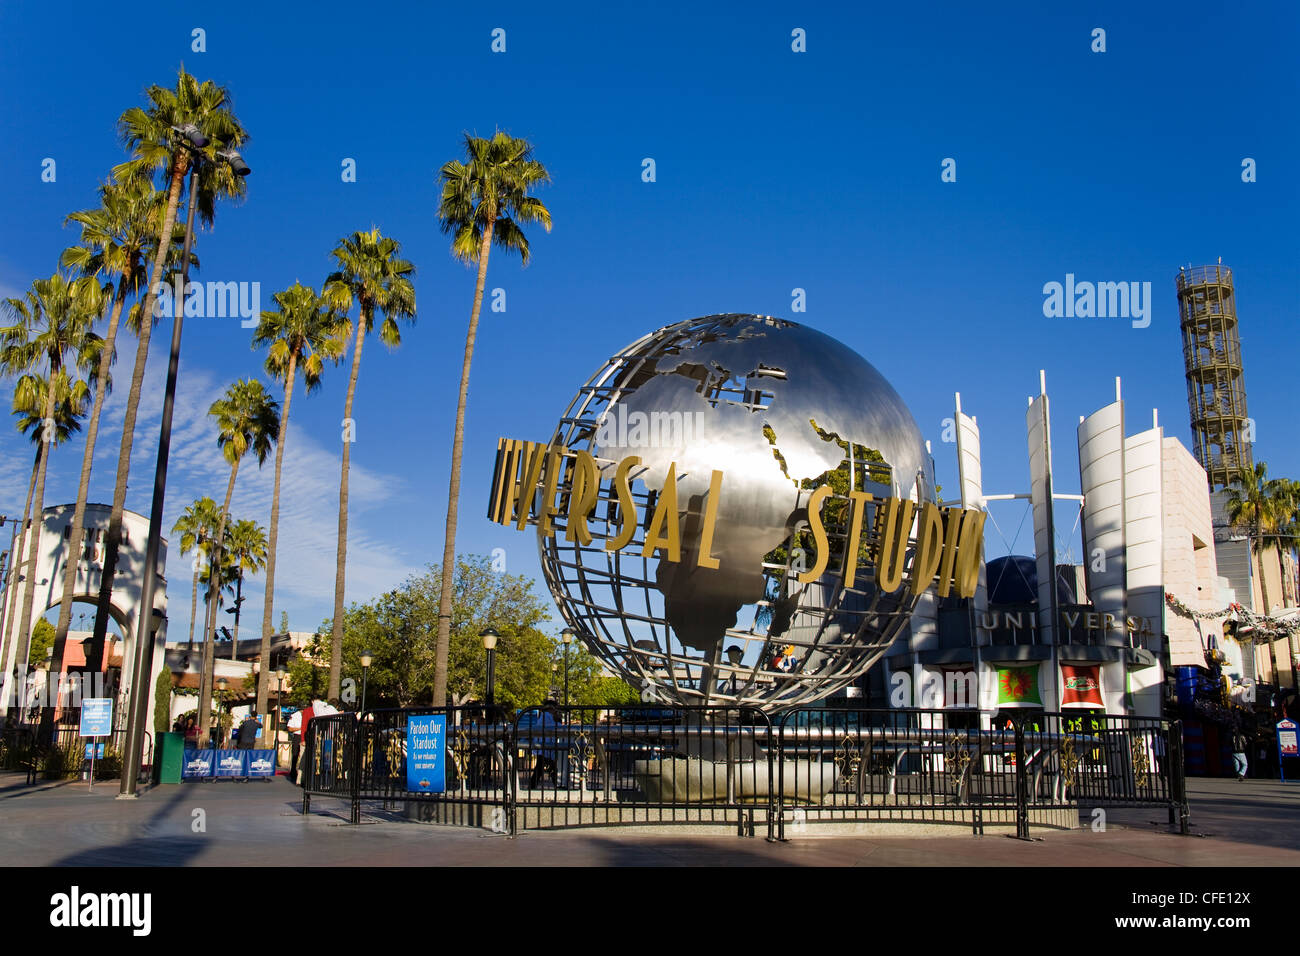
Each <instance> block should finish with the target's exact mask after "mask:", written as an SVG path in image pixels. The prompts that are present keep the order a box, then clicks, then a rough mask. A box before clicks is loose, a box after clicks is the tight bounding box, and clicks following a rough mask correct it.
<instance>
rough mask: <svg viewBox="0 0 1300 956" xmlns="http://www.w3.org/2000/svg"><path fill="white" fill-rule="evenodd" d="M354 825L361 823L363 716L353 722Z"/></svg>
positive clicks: (357, 717)
mask: <svg viewBox="0 0 1300 956" xmlns="http://www.w3.org/2000/svg"><path fill="white" fill-rule="evenodd" d="M351 821H352V823H354V824H355V823H360V822H361V715H360V714H358V715H357V716H356V717H355V718H354V719H353V721H352V816H351Z"/></svg>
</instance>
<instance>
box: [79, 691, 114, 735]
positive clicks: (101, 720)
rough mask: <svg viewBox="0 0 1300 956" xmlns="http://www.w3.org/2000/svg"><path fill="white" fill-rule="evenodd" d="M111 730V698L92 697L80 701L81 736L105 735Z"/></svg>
mask: <svg viewBox="0 0 1300 956" xmlns="http://www.w3.org/2000/svg"><path fill="white" fill-rule="evenodd" d="M112 732H113V698H111V697H92V698H90V699H89V700H83V701H82V702H81V736H82V737H107V736H108V735H109V734H111V733H112Z"/></svg>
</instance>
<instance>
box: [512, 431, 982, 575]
mask: <svg viewBox="0 0 1300 956" xmlns="http://www.w3.org/2000/svg"><path fill="white" fill-rule="evenodd" d="M640 465H641V458H640V456H638V455H629V456H627V457H626V458H623V459H621V460H620V461H618V462H609V463H606V464H605V465H604V466H603V467H602V466H601V465H598V464H597V462H596V459H595V458H594V457H592V455H591V454H590V453H589V452H586V451H573V450H570V449H568V448H563V447H560V446H558V445H547V444H545V443H541V442H529V441H518V440H515V439H509V438H502V439H500V440H499V441H498V442H497V458H496V468H495V471H494V472H493V476H492V492H491V497H490V500H489V502H488V518H489V519H491V520H492V521H495V522H496V523H498V524H502V525H514V526H515V528H517V529H519V530H521V531H522V530H523V529H524V528H525V527H527V526H528V525H530V524H535V525H537V527H538V529H539V531H540V532H541V533H542V534H544V535H555V534H558V533H560V532H561V531H562V532H563V534H564V540H565V541H570V542H576V543H577V544H579V545H581V546H583V547H587V546H589V545H591V543H592V541H593V538H594V536H593V535H592V532H591V528H590V527H589V521H590V519H591V516H592V514H593V512H594V511H595V509H596V505H597V503H598V502H599V501H602V500H603V501H605V502H607V503H608V504H609V506H610V509H611V510H610V512H609V514H610V523H611V524H612V525H613V526H614V531H613V534H612V535H608V536H606V538H605V550H606V551H620V550H622V549H623V548H626V547H628V546H629V545H631V544H632V539H633V538H634V537H635V535H636V531H637V528H638V527H642V528H644V529H645V534H644V540H643V544H642V545H641V548H640V554H641V556H642V557H646V558H649V557H658V558H659V559H660V560H664V561H673V562H678V561H681V560H682V551H683V547H685V549H686V550H687V551H688V552H689V553H693V554H694V563H695V566H696V567H697V568H704V569H712V570H716V569H717V568H718V566H719V559H718V558H716V557H714V555H713V553H712V552H713V535H714V529H715V527H716V524H717V519H718V502H719V499H720V496H721V494H722V493H723V485H724V476H723V473H722V472H721V471H720V470H717V469H714V470H713V471H712V473H711V475H710V478H709V492H708V495H707V498H706V500H705V502H704V503H703V505H702V508H703V514H701V515H699V516H698V520H692V521H688V522H686V526H687V528H698V531H696V532H694V534H693V539H692V540H690V541H686V542H683V540H682V525H683V522H682V512H681V509H680V507H679V506H678V496H677V479H678V476H677V464H676V462H672V463H670V464H669V465H668V472H667V474H666V475H665V476H664V481H663V486H662V487H663V491H661V492H660V493H659V494H658V496H657V497H656V499H655V501H654V510H653V512H652V513H651V514H649V515H648V516H646V517H644V518H643V517H642V516H639V515H638V514H637V503H636V498H635V497H634V496H633V493H632V481H633V480H634V471H635V470H636V469H637V468H638V466H640ZM610 470H612V471H613V477H612V479H611V481H610V483H609V485H608V487H607V489H606V494H605V496H604V497H603V498H602V496H601V491H602V487H601V475H602V472H605V471H610ZM831 493H832V489H831V486H830V485H822V486H821V487H819V488H817V489H815V490H813V491H812V492H811V493H810V495H809V497H808V499H807V508H808V531H809V533H810V534H811V536H812V539H813V551H814V552H815V555H816V558H815V560H814V561H813V563H812V566H811V567H808V568H807V570H804V571H802V573H800V574H799V576H798V581H799V583H800V584H811V583H812V582H814V581H817V580H818V579H820V578H821V577H822V576H823V575H824V574H826V572H827V569H828V566H829V564H830V560H831V553H832V548H831V542H830V537H829V535H828V534H827V530H826V526H825V522H824V521H823V520H822V507H823V505H824V504H825V502H826V499H827V497H828V496H830V495H831ZM846 499H847V500H848V501H849V503H850V511H849V519H848V529H847V541H846V542H845V545H844V547H843V548H842V549H841V550H842V555H843V556H842V560H841V561H840V565H841V566H840V567H839V568H835V569H832V570H833V571H834V573H836V574H837V575H838V576H839V577H840V578H841V580H842V581H843V584H844V586H845V587H853V586H854V584H855V582H856V580H857V576H858V574H859V573H861V571H862V569H861V568H860V564H866V565H870V566H871V567H872V569H873V570H874V577H875V584H876V586H877V587H878V588H879V589H880V590H882V591H884V592H886V593H892V592H894V591H897V590H898V589H899V588H900V587H901V586H902V585H903V581H904V576H905V575H904V572H905V569H906V558H907V553H908V548H909V545H910V544H911V543H912V542H913V541H915V554H914V556H913V560H912V564H911V568H910V569H909V570H908V573H907V574H906V578H907V584H908V587H909V588H910V590H911V591H912V593H913V594H920V593H922V592H923V591H925V590H926V589H927V588H929V587H930V586H931V585H934V586H935V587H936V592H937V593H938V595H939V596H940V597H947V596H948V595H949V594H950V593H953V592H955V593H956V594H958V595H959V596H961V597H971V596H973V595H974V594H975V588H976V585H977V583H978V581H979V569H980V563H981V561H982V560H983V554H984V519H985V514H984V512H983V511H979V510H975V509H962V508H940V507H938V506H937V505H935V504H932V503H931V502H928V501H927V502H923V503H922V504H921V506H920V507H919V508H918V507H917V505H916V502H913V501H910V500H907V499H904V498H895V497H889V498H879V499H877V498H875V497H874V496H873V495H872V494H871V493H869V492H866V491H850V492H849V493H848V495H847V496H846ZM615 503H617V504H615ZM557 519H560V520H562V521H563V525H564V526H563V528H558V527H557V526H556V522H557ZM913 529H915V535H914V534H913Z"/></svg>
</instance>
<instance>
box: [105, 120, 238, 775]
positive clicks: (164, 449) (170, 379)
mask: <svg viewBox="0 0 1300 956" xmlns="http://www.w3.org/2000/svg"><path fill="white" fill-rule="evenodd" d="M176 132H177V133H178V134H180V137H181V138H180V139H179V140H178V142H179V143H180V145H181V146H182V147H183V148H184V149H186V150H188V151H189V152H190V153H191V154H192V158H191V162H192V165H191V167H190V193H189V197H188V199H187V206H188V208H187V209H186V212H185V247H184V251H183V252H182V253H181V281H180V288H179V289H178V293H179V294H178V295H176V296H175V299H176V301H175V306H176V308H175V314H174V315H173V317H172V344H171V355H170V358H169V360H168V363H167V387H166V390H165V391H164V392H163V408H162V427H161V429H160V431H159V435H158V461H157V464H156V465H155V466H154V478H153V502H152V506H151V510H150V512H149V543H148V545H147V546H146V548H145V558H144V581H143V582H142V584H141V587H140V607H141V608H142V612H141V614H140V626H139V630H138V631H137V632H136V643H135V661H134V666H133V668H132V674H133V677H132V680H131V696H132V698H133V700H132V701H131V705H129V706H128V714H129V716H128V719H127V725H126V753H125V754H124V755H123V760H122V787H121V790H120V792H119V793H118V799H126V800H134V799H135V796H136V792H135V789H136V778H137V777H138V776H139V775H140V757H141V753H140V751H141V748H142V746H143V743H144V725H145V719H146V717H147V716H148V708H149V687H148V685H149V676H150V671H151V670H152V667H151V666H150V665H151V664H152V661H153V633H152V631H151V628H150V625H151V624H152V623H153V622H152V616H151V615H150V614H149V609H152V608H153V592H154V585H155V582H156V578H157V576H158V554H159V551H160V550H161V547H162V520H163V505H164V503H165V501H166V498H167V458H168V455H169V454H170V452H171V444H172V406H173V405H175V403H176V373H177V370H178V369H179V367H180V360H181V327H182V325H183V322H184V317H185V288H186V286H187V285H189V279H190V250H191V249H193V247H194V210H195V207H196V206H197V202H196V199H197V195H196V193H197V190H198V182H199V167H200V166H201V165H202V164H203V161H204V158H205V157H204V156H203V154H202V153H201V152H199V150H201V149H203V148H204V147H205V146H207V145H208V143H209V139H208V137H206V136H204V135H203V133H202V132H201V131H200V130H199V128H198V127H197V126H194V125H192V124H191V125H187V126H185V127H184V128H179V129H176ZM218 157H219V158H220V159H221V160H222V161H223V162H226V163H229V164H230V167H231V169H232V170H234V172H235V175H237V176H247V175H248V174H249V172H251V170H250V169H249V168H248V164H246V163H245V162H244V160H243V157H242V156H240V155H239V153H237V152H236V151H235V150H233V149H227V150H223V151H222V152H220V153H218ZM140 321H142V322H150V321H152V317H151V316H147V315H146V316H141V318H140ZM213 550H214V551H219V550H220V542H215V543H214V549H213ZM205 656H206V655H205ZM204 664H205V666H204V674H205V675H206V673H207V666H206V664H207V662H206V661H205V662H204ZM201 681H202V678H200V682H201ZM199 699H200V700H202V694H200V695H199Z"/></svg>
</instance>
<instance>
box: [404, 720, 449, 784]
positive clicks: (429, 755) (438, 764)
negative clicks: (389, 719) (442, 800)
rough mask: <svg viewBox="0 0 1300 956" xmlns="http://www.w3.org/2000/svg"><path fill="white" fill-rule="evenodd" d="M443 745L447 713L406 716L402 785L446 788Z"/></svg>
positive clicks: (444, 746)
mask: <svg viewBox="0 0 1300 956" xmlns="http://www.w3.org/2000/svg"><path fill="white" fill-rule="evenodd" d="M446 746H447V715H446V714H426V715H424V716H421V717H407V718H406V789H407V790H411V791H414V792H416V793H442V792H444V791H445V790H446V789H447V783H446V777H445V770H446V765H445V764H444V763H443V751H444V750H445V749H446Z"/></svg>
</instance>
